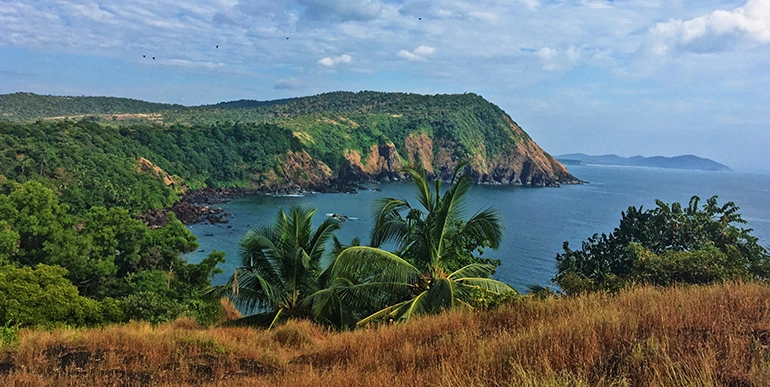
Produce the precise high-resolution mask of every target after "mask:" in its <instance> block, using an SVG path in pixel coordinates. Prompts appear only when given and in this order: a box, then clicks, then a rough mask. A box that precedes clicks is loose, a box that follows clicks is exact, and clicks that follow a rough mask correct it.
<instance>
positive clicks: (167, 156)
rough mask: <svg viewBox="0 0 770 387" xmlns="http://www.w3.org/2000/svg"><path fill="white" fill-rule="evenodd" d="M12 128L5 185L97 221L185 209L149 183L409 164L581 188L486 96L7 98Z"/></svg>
mask: <svg viewBox="0 0 770 387" xmlns="http://www.w3.org/2000/svg"><path fill="white" fill-rule="evenodd" d="M0 118H1V120H0V149H1V150H2V153H0V175H2V176H0V178H3V177H4V178H6V179H9V180H26V179H38V180H40V179H42V180H46V181H50V183H49V184H48V185H49V186H51V187H52V188H56V187H58V188H57V190H59V191H60V194H63V196H64V197H69V198H71V200H72V201H73V204H74V203H77V204H74V205H76V206H77V207H80V208H84V209H87V208H88V206H89V205H109V204H111V202H115V203H118V204H120V205H122V206H127V207H129V208H136V206H141V204H142V203H143V204H144V205H145V206H146V205H148V203H153V204H152V205H151V206H152V207H157V206H161V205H166V204H167V203H168V201H169V200H173V197H174V194H173V193H170V192H162V193H160V194H159V192H158V187H157V185H158V184H156V183H152V184H151V182H150V180H148V179H147V176H154V177H153V179H155V180H154V181H159V182H162V183H163V184H165V186H166V187H168V188H167V189H168V190H170V191H171V190H176V191H179V190H184V189H186V188H202V187H248V188H264V189H266V190H273V191H274V190H282V189H298V188H309V189H324V188H328V187H330V186H335V185H336V186H339V185H346V184H355V183H359V182H363V181H372V180H378V181H381V180H392V179H400V178H402V177H403V176H402V175H401V173H400V169H401V167H402V166H403V165H404V164H405V163H410V164H412V165H417V166H421V167H423V168H424V169H426V170H427V171H428V172H429V174H431V175H433V176H436V177H440V178H449V177H450V174H451V172H452V171H453V170H454V169H455V167H456V166H457V165H458V162H459V161H463V160H465V161H468V162H469V163H470V167H469V168H468V169H467V170H466V173H468V174H470V175H471V177H473V179H474V180H475V181H476V182H478V183H490V184H498V183H499V184H523V185H535V186H543V185H557V184H559V183H575V182H577V180H576V179H575V178H574V177H573V176H572V175H570V174H569V172H567V170H566V169H565V168H564V167H563V166H562V165H561V164H560V163H559V162H558V161H556V159H554V158H552V157H551V156H550V155H548V154H547V153H545V152H544V151H543V150H542V149H540V147H539V146H538V145H537V144H536V143H535V142H534V141H533V140H532V139H531V138H530V137H529V136H528V135H527V134H526V133H525V132H524V131H523V130H522V129H521V128H520V127H519V126H518V125H517V124H516V123H515V122H514V121H513V120H512V119H511V117H510V116H509V115H508V114H506V113H505V112H504V111H502V110H501V109H500V108H499V107H497V106H495V105H494V104H491V103H489V102H487V101H486V100H484V99H483V98H482V97H480V96H478V95H475V94H458V95H436V96H426V95H417V94H403V93H379V92H358V93H352V92H333V93H327V94H321V95H317V96H312V97H303V98H293V99H286V100H277V101H234V102H228V103H222V104H217V105H205V106H197V107H185V106H181V105H165V104H155V103H148V102H143V101H137V100H129V99H121V98H110V97H52V96H39V95H34V94H28V93H16V94H7V95H1V96H0ZM2 121H5V123H4V124H3V123H2ZM105 166H109V168H105ZM124 183H125V184H128V186H130V187H133V188H132V189H131V190H126V189H124V188H126V187H124V186H123V185H121V184H124ZM67 188H69V189H70V190H69V191H67ZM62 191H66V192H64V193H62ZM142 195H143V196H144V197H145V198H144V199H135V198H136V197H139V196H142ZM129 202H130V203H133V204H127V203H129ZM113 204H114V203H113Z"/></svg>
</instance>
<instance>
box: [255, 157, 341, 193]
mask: <svg viewBox="0 0 770 387" xmlns="http://www.w3.org/2000/svg"><path fill="white" fill-rule="evenodd" d="M332 177H333V173H332V170H331V168H329V166H328V165H326V164H324V162H322V161H319V160H315V159H313V158H312V157H310V155H309V154H308V153H307V152H306V151H304V150H303V151H300V152H293V151H288V152H286V155H285V156H283V157H282V158H281V163H280V166H279V167H278V168H275V169H274V170H271V171H269V172H267V173H265V174H263V175H261V176H256V177H255V180H256V181H257V182H259V183H258V184H257V187H256V188H259V189H261V190H263V191H268V192H298V191H302V190H326V187H328V186H329V185H330V184H332Z"/></svg>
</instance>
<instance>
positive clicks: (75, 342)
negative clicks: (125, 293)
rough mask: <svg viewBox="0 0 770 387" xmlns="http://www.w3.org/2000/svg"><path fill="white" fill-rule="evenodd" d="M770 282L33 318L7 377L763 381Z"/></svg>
mask: <svg viewBox="0 0 770 387" xmlns="http://www.w3.org/2000/svg"><path fill="white" fill-rule="evenodd" d="M768 345H770V286H767V285H760V284H724V285H712V286H706V287H689V288H666V289H658V288H649V287H644V288H637V289H634V290H630V291H626V292H623V293H621V294H620V295H618V296H615V297H608V296H604V295H599V294H592V295H586V296H581V297H575V298H560V299H556V298H551V299H545V300H540V299H535V298H527V299H524V300H521V301H517V302H515V303H514V304H511V305H507V306H504V307H501V308H499V309H497V310H495V311H491V312H484V313H459V312H453V313H446V314H443V315H439V316H435V317H426V318H421V319H417V320H416V321H412V322H409V323H405V324H397V325H390V326H382V327H379V328H372V329H363V330H359V331H354V332H343V333H336V332H330V331H326V330H324V329H323V328H320V327H318V326H315V325H313V324H311V323H308V322H290V323H289V324H287V325H284V326H281V327H278V328H277V329H275V330H272V331H263V330H257V329H248V328H210V329H206V328H200V327H198V326H196V325H195V324H194V323H193V322H191V321H188V320H177V321H176V322H174V323H171V324H166V325H161V326H158V327H151V326H150V325H148V324H145V323H131V324H127V325H120V326H108V327H105V328H102V329H61V330H54V331H42V330H22V331H21V332H19V343H18V344H17V345H13V346H10V347H8V346H6V347H5V348H3V349H1V350H0V385H19V386H25V385H32V386H37V385H56V386H59V385H62V386H81V385H82V386H86V385H88V386H90V385H107V386H109V385H126V386H130V385H153V386H154V385H161V386H177V385H178V386H182V385H190V384H206V385H215V386H217V385H221V386H233V385H255V386H348V385H366V386H389V387H390V386H414V385H420V386H434V385H445V386H486V385H491V386H527V385H529V386H548V385H564V386H581V385H587V386H588V385H590V386H594V385H597V386H626V385H629V386H655V385H666V386H669V385H697V386H711V385H713V386H717V385H723V386H764V385H770V349H768Z"/></svg>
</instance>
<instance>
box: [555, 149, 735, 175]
mask: <svg viewBox="0 0 770 387" xmlns="http://www.w3.org/2000/svg"><path fill="white" fill-rule="evenodd" d="M556 159H557V160H559V162H561V163H562V164H564V165H585V164H596V165H625V166H633V167H651V168H668V169H689V170H698V171H730V170H731V169H730V167H728V166H727V165H724V164H721V163H718V162H716V161H714V160H711V159H707V158H703V157H698V156H693V155H683V156H675V157H664V156H653V157H644V156H634V157H620V156H618V155H601V156H591V155H587V154H583V153H570V154H564V155H560V156H556Z"/></svg>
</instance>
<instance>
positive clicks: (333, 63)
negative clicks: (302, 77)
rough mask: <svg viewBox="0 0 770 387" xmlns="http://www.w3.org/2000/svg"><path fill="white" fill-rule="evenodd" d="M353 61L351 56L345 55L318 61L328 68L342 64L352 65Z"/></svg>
mask: <svg viewBox="0 0 770 387" xmlns="http://www.w3.org/2000/svg"><path fill="white" fill-rule="evenodd" d="M352 60H353V58H352V57H351V56H350V55H347V54H343V55H340V56H337V57H334V58H332V57H326V58H323V59H320V60H319V61H318V64H319V65H321V66H326V67H334V66H336V65H338V64H340V63H350V62H351V61H352Z"/></svg>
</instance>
